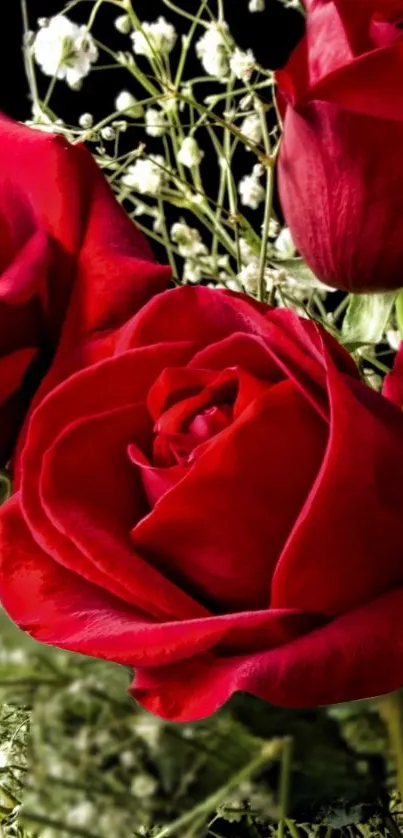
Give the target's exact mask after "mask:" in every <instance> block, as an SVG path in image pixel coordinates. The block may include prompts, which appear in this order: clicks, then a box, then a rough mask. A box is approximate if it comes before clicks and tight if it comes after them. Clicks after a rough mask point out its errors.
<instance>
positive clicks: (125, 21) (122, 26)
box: [114, 15, 132, 35]
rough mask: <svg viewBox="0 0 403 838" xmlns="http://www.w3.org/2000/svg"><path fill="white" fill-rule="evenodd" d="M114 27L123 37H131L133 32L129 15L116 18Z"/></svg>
mask: <svg viewBox="0 0 403 838" xmlns="http://www.w3.org/2000/svg"><path fill="white" fill-rule="evenodd" d="M114 27H115V29H117V30H118V32H120V33H121V34H122V35H129V33H130V32H131V30H132V22H131V20H130V18H129V15H119V17H117V18H115V20H114Z"/></svg>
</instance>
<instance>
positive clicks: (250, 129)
mask: <svg viewBox="0 0 403 838" xmlns="http://www.w3.org/2000/svg"><path fill="white" fill-rule="evenodd" d="M240 130H241V131H242V134H245V137H247V138H248V140H251V142H252V143H256V145H259V143H260V142H261V141H262V136H263V135H262V123H261V121H260V117H259V116H258V115H257V114H250V116H246V117H245V119H244V120H243V121H242V123H241V126H240ZM247 150H248V151H251V149H249V148H248V149H247Z"/></svg>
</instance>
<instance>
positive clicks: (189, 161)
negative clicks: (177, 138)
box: [178, 137, 204, 169]
mask: <svg viewBox="0 0 403 838" xmlns="http://www.w3.org/2000/svg"><path fill="white" fill-rule="evenodd" d="M203 157H204V151H202V150H201V148H200V146H199V144H198V142H197V140H195V138H194V137H185V138H184V140H183V141H182V145H181V147H180V149H179V151H178V161H179V163H182V166H186V167H187V168H189V169H192V168H193V166H199V164H200V163H201V161H202V159H203Z"/></svg>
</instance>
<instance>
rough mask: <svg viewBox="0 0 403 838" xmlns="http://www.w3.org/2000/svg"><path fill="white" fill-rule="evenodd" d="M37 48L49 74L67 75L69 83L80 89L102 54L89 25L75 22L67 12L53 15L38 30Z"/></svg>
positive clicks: (43, 66)
mask: <svg viewBox="0 0 403 838" xmlns="http://www.w3.org/2000/svg"><path fill="white" fill-rule="evenodd" d="M33 52H34V57H35V61H36V62H37V64H39V66H40V68H41V70H42V72H43V73H45V75H46V76H56V78H57V79H65V80H66V82H67V84H68V85H69V87H72V88H76V89H78V87H79V85H80V83H81V80H82V79H83V78H84V77H85V76H87V75H88V73H89V72H90V69H91V64H93V63H94V61H96V60H97V58H98V50H97V47H96V46H95V43H94V40H93V38H92V35H91V34H90V33H89V32H88V31H87V29H86V27H85V26H79V25H78V24H77V23H73V22H72V21H71V20H69V18H67V17H66V16H65V15H56V16H55V17H52V18H50V20H49V22H48V23H47V25H46V26H42V27H41V28H40V29H39V30H38V32H37V33H36V36H35V40H34V44H33Z"/></svg>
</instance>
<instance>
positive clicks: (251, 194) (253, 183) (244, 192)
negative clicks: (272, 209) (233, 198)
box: [238, 166, 266, 209]
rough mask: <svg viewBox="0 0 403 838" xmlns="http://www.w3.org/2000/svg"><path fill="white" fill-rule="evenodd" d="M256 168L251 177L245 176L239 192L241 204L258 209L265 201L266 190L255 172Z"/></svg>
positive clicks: (239, 186)
mask: <svg viewBox="0 0 403 838" xmlns="http://www.w3.org/2000/svg"><path fill="white" fill-rule="evenodd" d="M255 169H256V166H254V167H253V171H252V174H251V175H245V177H243V178H242V180H241V181H240V183H239V185H238V191H239V194H240V196H241V204H243V206H244V207H250V208H251V209H257V208H258V206H259V204H261V203H262V201H264V197H265V194H266V193H265V190H264V188H263V186H262V184H261V183H260V180H259V175H258V174H257V172H255Z"/></svg>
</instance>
